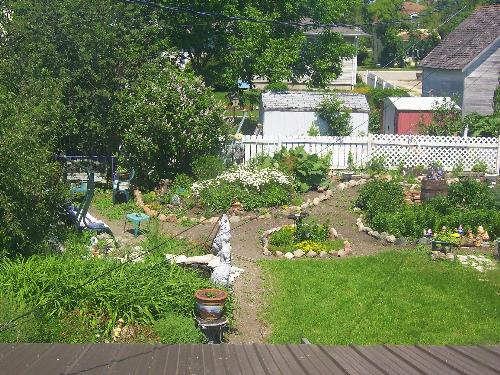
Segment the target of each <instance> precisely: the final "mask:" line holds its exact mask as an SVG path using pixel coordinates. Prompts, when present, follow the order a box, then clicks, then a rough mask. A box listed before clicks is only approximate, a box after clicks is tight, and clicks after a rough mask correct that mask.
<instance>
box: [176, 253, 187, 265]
mask: <svg viewBox="0 0 500 375" xmlns="http://www.w3.org/2000/svg"><path fill="white" fill-rule="evenodd" d="M186 260H187V256H185V255H178V256H176V257H175V263H177V264H184V263H186Z"/></svg>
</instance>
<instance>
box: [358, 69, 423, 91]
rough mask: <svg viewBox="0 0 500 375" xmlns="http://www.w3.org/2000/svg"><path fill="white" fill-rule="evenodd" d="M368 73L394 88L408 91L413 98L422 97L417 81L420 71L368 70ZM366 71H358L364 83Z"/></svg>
mask: <svg viewBox="0 0 500 375" xmlns="http://www.w3.org/2000/svg"><path fill="white" fill-rule="evenodd" d="M369 71H370V72H372V73H374V74H375V75H377V76H378V77H379V78H382V79H383V80H384V81H387V82H389V83H390V84H392V85H394V86H398V87H401V88H403V89H406V90H409V91H410V93H411V94H412V95H414V96H421V95H422V81H421V80H417V73H422V71H421V70H369ZM366 72H367V71H366V70H360V71H359V74H361V77H362V78H363V82H365V83H366Z"/></svg>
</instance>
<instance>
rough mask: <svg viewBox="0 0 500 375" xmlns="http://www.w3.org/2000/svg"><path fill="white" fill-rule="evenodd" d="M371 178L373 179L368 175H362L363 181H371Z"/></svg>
mask: <svg viewBox="0 0 500 375" xmlns="http://www.w3.org/2000/svg"><path fill="white" fill-rule="evenodd" d="M370 177H371V176H370V175H369V174H368V173H361V178H362V179H363V180H369V179H370Z"/></svg>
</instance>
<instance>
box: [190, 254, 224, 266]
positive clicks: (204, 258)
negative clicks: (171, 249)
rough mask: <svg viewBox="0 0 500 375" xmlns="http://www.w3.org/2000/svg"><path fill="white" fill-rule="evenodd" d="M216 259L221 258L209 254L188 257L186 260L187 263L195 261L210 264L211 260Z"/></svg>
mask: <svg viewBox="0 0 500 375" xmlns="http://www.w3.org/2000/svg"><path fill="white" fill-rule="evenodd" d="M214 259H219V258H218V257H216V256H215V255H213V254H207V255H197V256H192V257H188V258H187V259H186V260H185V262H184V263H185V264H194V263H200V264H210V262H211V261H212V260H214Z"/></svg>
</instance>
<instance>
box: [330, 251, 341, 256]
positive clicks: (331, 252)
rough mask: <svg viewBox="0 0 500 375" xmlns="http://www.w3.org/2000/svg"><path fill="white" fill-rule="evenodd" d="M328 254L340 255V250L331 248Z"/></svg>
mask: <svg viewBox="0 0 500 375" xmlns="http://www.w3.org/2000/svg"><path fill="white" fill-rule="evenodd" d="M328 254H330V255H331V256H332V257H336V256H338V254H339V252H338V251H337V250H330V251H329V252H328Z"/></svg>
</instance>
